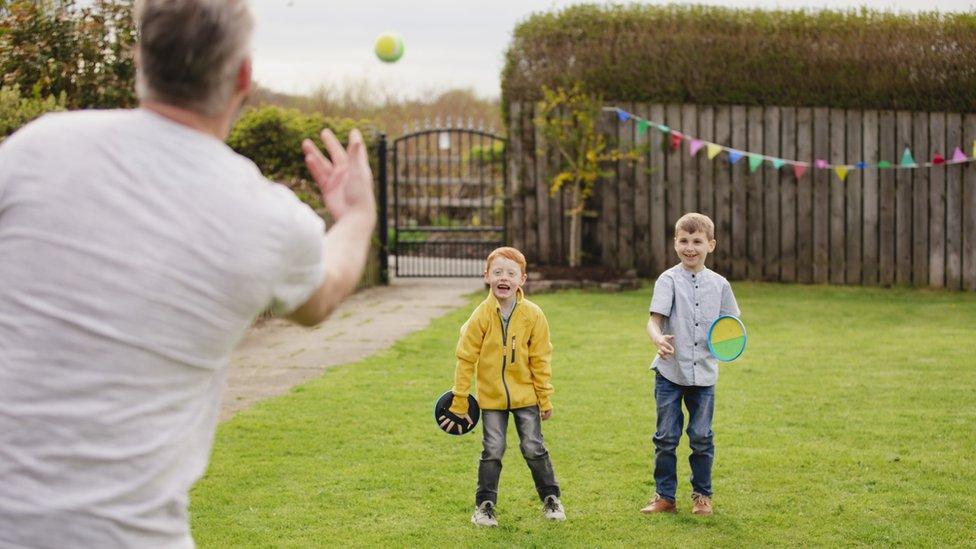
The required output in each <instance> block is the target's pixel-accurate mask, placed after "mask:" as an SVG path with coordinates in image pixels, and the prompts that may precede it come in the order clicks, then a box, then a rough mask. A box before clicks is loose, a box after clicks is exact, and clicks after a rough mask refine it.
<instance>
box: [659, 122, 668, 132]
mask: <svg viewBox="0 0 976 549" xmlns="http://www.w3.org/2000/svg"><path fill="white" fill-rule="evenodd" d="M657 129H659V130H661V131H662V132H664V133H668V132H670V131H671V128H669V127H667V126H665V125H664V124H658V125H657Z"/></svg>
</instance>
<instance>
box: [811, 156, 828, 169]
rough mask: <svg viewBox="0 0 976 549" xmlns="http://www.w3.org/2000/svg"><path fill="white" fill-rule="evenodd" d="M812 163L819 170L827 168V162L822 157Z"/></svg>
mask: <svg viewBox="0 0 976 549" xmlns="http://www.w3.org/2000/svg"><path fill="white" fill-rule="evenodd" d="M813 165H814V166H816V167H817V169H819V170H824V169H827V166H828V165H829V164H827V161H826V160H823V159H820V158H818V159H817V161H816V162H814V163H813Z"/></svg>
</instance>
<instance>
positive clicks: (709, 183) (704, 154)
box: [695, 106, 715, 270]
mask: <svg viewBox="0 0 976 549" xmlns="http://www.w3.org/2000/svg"><path fill="white" fill-rule="evenodd" d="M697 137H698V138H699V139H701V140H702V141H714V140H715V109H714V108H713V107H709V106H699V107H698V136H697ZM695 162H696V163H697V164H698V208H697V210H698V211H699V212H701V213H703V214H705V215H707V216H708V217H710V218H712V221H713V222H714V221H715V185H714V180H715V170H714V164H713V163H712V161H711V160H709V159H708V151H707V150H706V149H705V148H704V147H702V149H701V150H699V151H698V154H697V155H695ZM705 265H707V266H708V268H709V269H713V270H714V268H715V254H709V255H708V258H707V259H706V260H705Z"/></svg>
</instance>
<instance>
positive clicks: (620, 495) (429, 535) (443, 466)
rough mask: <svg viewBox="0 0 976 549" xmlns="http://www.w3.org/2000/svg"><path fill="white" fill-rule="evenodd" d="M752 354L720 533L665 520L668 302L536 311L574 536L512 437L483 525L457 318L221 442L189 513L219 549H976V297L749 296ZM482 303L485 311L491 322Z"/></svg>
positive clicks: (777, 289)
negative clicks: (493, 507) (656, 392)
mask: <svg viewBox="0 0 976 549" xmlns="http://www.w3.org/2000/svg"><path fill="white" fill-rule="evenodd" d="M734 288H735V291H736V293H737V296H738V298H739V304H740V306H741V308H742V311H743V320H744V322H745V323H746V325H747V327H748V329H749V348H748V349H747V351H746V353H745V355H743V357H742V358H740V359H739V360H737V361H736V362H734V363H731V364H729V365H726V366H723V367H722V373H721V375H720V379H719V384H718V392H717V403H716V412H715V424H714V430H715V433H716V459H715V468H714V482H713V485H714V489H715V506H716V514H715V516H713V517H711V518H709V519H700V518H698V517H694V516H692V515H691V514H690V503H689V500H688V498H689V495H690V487H689V485H688V465H687V459H686V458H687V453H688V449H687V439H685V438H683V439H682V443H681V454H680V455H679V470H678V472H679V491H678V503H679V508H680V512H679V514H677V515H672V516H653V517H646V516H642V515H640V514H639V513H638V512H637V510H638V509H639V508H640V507H641V506H642V505H643V504H644V502H645V501H646V500H647V498H648V497H649V496H651V495H652V493H653V482H652V478H651V467H652V452H653V450H652V445H651V435H652V432H653V424H654V404H653V396H652V375H651V372H649V371H648V370H647V366H648V363H649V361H650V359H651V356H652V348H651V345H650V343H649V341H648V339H647V336H646V335H645V334H644V322H645V319H646V312H645V311H646V308H647V304H648V302H649V296H650V291H649V289H644V290H642V291H636V292H629V293H621V294H599V293H579V292H570V293H559V294H551V295H542V296H538V297H536V298H535V300H536V302H538V303H539V304H540V305H541V306H542V307H543V308H544V309H545V311H546V312H547V314H548V316H549V320H550V324H551V326H552V331H553V343H554V345H555V356H554V366H553V369H554V380H553V381H554V385H555V387H556V394H555V397H554V403H555V415H554V417H553V419H552V420H551V421H549V422H547V423H545V424H544V433H545V436H546V442H547V445H548V446H549V450H550V453H551V455H552V459H553V464H554V467H555V470H556V473H557V476H558V478H559V480H560V483H561V485H562V489H563V502H564V503H565V505H566V508H567V514H568V516H569V520H568V521H567V522H565V523H562V524H553V523H547V522H545V521H544V520H543V519H542V517H541V514H540V509H539V503H538V501H537V499H536V496H535V494H534V490H533V488H532V480H531V477H530V475H529V472H528V469H527V468H526V466H525V464H524V462H523V461H522V458H521V455H520V454H519V451H518V441H517V437H516V436H515V434H514V428H510V433H509V451H508V453H507V454H506V457H505V461H504V464H505V469H504V471H503V473H502V481H501V487H500V497H499V520H500V523H501V524H500V527H499V528H496V529H490V530H481V529H477V528H475V527H474V526H473V525H471V524H470V523H469V522H468V518H469V516H470V513H471V510H472V507H473V495H474V488H475V480H476V471H477V459H478V456H479V453H480V444H481V440H480V429H479V430H477V431H476V433H477V434H474V435H469V436H466V437H448V436H446V435H444V434H443V433H441V432H440V431H438V430H437V429H436V427H435V425H434V422H433V419H432V417H431V408H432V405H433V402H434V399H435V398H436V396H437V395H439V394H440V393H441V392H442V391H444V390H446V389H448V388H449V386H450V383H451V376H452V372H453V358H452V355H453V349H454V344H455V338H456V335H457V330H458V327H459V325H460V324H461V322H463V320H464V319H465V318H466V316H467V314H468V311H467V310H460V311H456V312H453V313H451V314H448V315H447V316H445V317H444V318H441V319H439V320H437V321H435V322H434V323H433V324H432V326H431V327H430V328H429V329H427V330H425V331H423V332H420V333H417V334H414V335H413V336H410V337H408V338H406V339H405V340H402V341H400V342H398V343H397V344H396V345H395V346H394V347H393V348H391V349H389V350H387V351H383V352H381V353H379V354H377V355H375V356H373V357H371V358H369V359H367V360H365V361H363V362H360V363H356V364H350V365H345V366H342V367H336V368H332V369H330V370H329V371H327V372H326V373H325V375H323V376H322V377H321V378H319V379H317V380H315V381H313V382H311V383H308V384H306V385H304V386H301V387H298V388H296V389H294V390H293V392H292V393H291V394H289V395H286V396H284V397H280V398H277V399H273V400H269V401H266V402H263V403H261V404H259V405H258V406H257V407H255V408H253V409H251V410H249V411H246V412H244V413H242V414H240V415H238V416H237V417H236V418H234V419H233V420H232V421H230V422H228V423H225V424H223V425H221V426H220V428H219V430H218V434H217V440H216V444H215V449H214V454H213V459H212V462H211V466H210V469H209V471H208V473H207V475H206V477H205V478H204V479H203V480H201V481H200V482H199V483H198V485H197V486H196V488H195V489H194V490H193V492H192V502H191V513H192V524H193V534H194V537H195V538H196V540H197V542H198V544H199V545H200V546H201V547H229V546H235V547H241V546H253V547H269V546H276V547H290V546H291V547H309V546H357V547H359V546H373V545H380V546H421V547H430V546H435V545H440V546H471V547H474V546H497V547H502V546H522V547H525V546H529V547H532V546H587V547H598V546H650V545H661V544H663V545H667V546H691V545H696V546H715V545H717V546H740V547H745V546H756V545H790V546H810V545H816V546H826V545H838V544H840V545H908V546H944V545H966V544H971V543H973V540H974V538H973V535H974V534H973V532H974V531H973V529H972V524H973V523H972V517H973V516H974V515H976V503H974V499H976V498H974V496H976V471H974V467H973V463H974V455H973V454H974V450H976V358H974V355H976V353H974V351H976V343H974V340H973V334H974V330H973V326H974V325H976V295H972V294H959V293H943V292H934V291H924V290H922V291H919V290H903V289H894V290H880V289H865V288H838V287H808V286H807V287H804V286H789V285H771V284H746V283H737V284H735V285H734ZM473 304H474V301H472V305H473Z"/></svg>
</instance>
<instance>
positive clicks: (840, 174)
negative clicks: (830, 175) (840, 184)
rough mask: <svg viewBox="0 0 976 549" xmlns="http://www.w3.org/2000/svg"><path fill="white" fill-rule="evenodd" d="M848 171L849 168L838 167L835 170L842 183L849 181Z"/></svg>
mask: <svg viewBox="0 0 976 549" xmlns="http://www.w3.org/2000/svg"><path fill="white" fill-rule="evenodd" d="M847 170H848V168H847V166H836V167H835V168H834V173H836V174H837V177H839V178H840V180H841V181H844V180H845V179H847Z"/></svg>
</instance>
